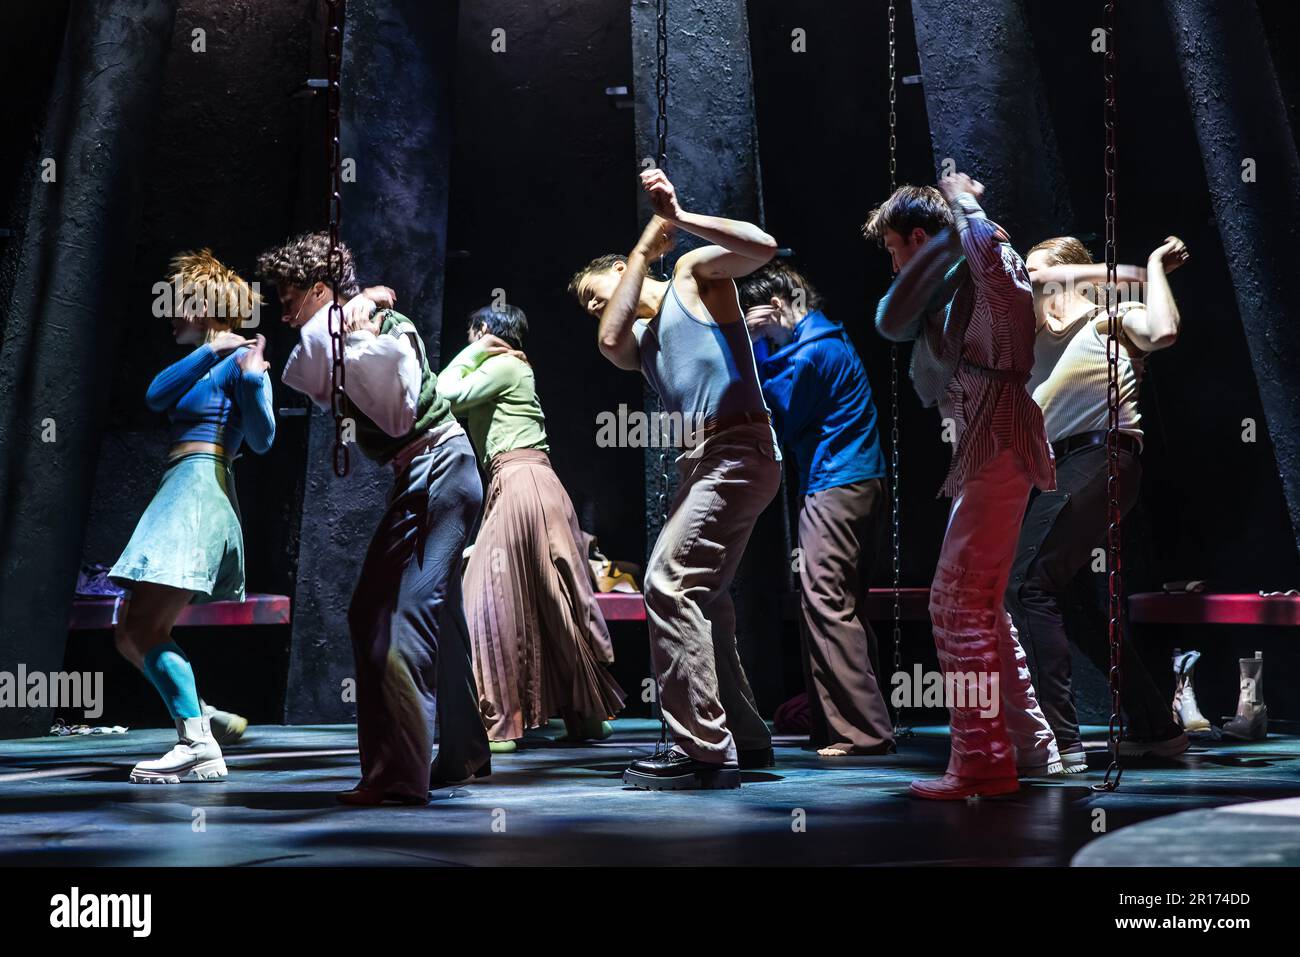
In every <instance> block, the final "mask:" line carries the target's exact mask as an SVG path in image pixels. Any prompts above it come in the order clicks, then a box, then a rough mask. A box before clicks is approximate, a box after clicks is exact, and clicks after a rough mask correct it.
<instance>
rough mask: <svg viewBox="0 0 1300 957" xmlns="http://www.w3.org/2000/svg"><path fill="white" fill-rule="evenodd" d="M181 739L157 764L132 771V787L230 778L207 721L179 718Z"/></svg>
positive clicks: (146, 762)
mask: <svg viewBox="0 0 1300 957" xmlns="http://www.w3.org/2000/svg"><path fill="white" fill-rule="evenodd" d="M176 733H177V734H178V735H179V736H180V740H179V741H178V742H177V743H176V747H174V748H172V749H171V750H170V751H168V752H167V753H166V754H164V755H163V756H162V757H161V758H158V759H157V760H156V761H141V762H140V763H139V764H137V765H136V766H135V768H134V769H133V770H132V771H131V783H132V784H180V783H181V782H182V781H220V780H222V779H223V778H225V776H226V762H225V761H224V760H223V759H222V757H221V746H220V745H219V744H217V740H216V738H214V737H213V736H212V727H211V725H210V724H209V723H208V719H207V718H178V719H177V720H176Z"/></svg>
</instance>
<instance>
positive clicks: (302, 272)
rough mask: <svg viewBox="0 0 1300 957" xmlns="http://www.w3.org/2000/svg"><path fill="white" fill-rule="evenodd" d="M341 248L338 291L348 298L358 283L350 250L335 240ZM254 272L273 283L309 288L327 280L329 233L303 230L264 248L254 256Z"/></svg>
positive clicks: (358, 290) (353, 294) (354, 293)
mask: <svg viewBox="0 0 1300 957" xmlns="http://www.w3.org/2000/svg"><path fill="white" fill-rule="evenodd" d="M339 248H340V249H341V250H342V252H343V281H342V284H341V285H340V286H339V295H340V296H344V297H346V298H348V299H351V298H352V297H353V296H355V295H356V294H357V293H358V292H360V291H361V287H360V286H358V285H357V272H356V267H355V266H354V265H353V263H352V250H350V249H348V247H347V245H346V244H345V243H339ZM257 274H258V275H259V276H261V277H262V278H263V279H265V280H266V281H267V282H273V283H275V284H276V285H277V286H294V287H296V288H298V289H310V288H311V287H312V286H314V285H315V284H316V283H318V282H323V283H325V285H327V286H328V285H329V283H330V235H329V233H326V232H319V233H303V234H302V235H301V236H296V237H294V238H293V239H291V240H289V241H288V242H287V243H285V244H284V245H282V246H276V247H274V248H273V249H268V250H267V251H266V252H264V253H262V255H260V256H258V257H257Z"/></svg>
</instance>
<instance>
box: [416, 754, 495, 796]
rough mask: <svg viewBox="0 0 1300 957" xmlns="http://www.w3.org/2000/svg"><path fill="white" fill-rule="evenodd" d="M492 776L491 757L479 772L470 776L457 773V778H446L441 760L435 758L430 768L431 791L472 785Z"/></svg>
mask: <svg viewBox="0 0 1300 957" xmlns="http://www.w3.org/2000/svg"><path fill="white" fill-rule="evenodd" d="M491 776H492V758H491V757H489V758H488V759H487V760H486V761H484V762H483V763H482V764H481V765H479V767H478V770H476V771H474V772H473V773H472V774H470V775H468V776H461V775H460V774H459V772H457V777H454V778H449V777H445V776H444V775H443V773H442V770H441V768H440V767H439V759H438V758H434V761H433V765H432V766H431V767H430V768H429V790H430V791H436V790H438V789H439V788H455V787H461V786H462V785H465V784H472V783H474V782H475V781H483V780H486V779H487V778H490V777H491Z"/></svg>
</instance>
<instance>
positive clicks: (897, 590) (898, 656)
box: [889, 0, 911, 738]
mask: <svg viewBox="0 0 1300 957" xmlns="http://www.w3.org/2000/svg"><path fill="white" fill-rule="evenodd" d="M896 17H897V11H896V10H895V8H894V0H889V192H890V193H893V191H894V190H895V189H897V188H898V112H897V110H896V109H895V103H896V102H897V99H898V85H897V81H898V66H897V43H896V34H895V29H894V24H895V19H896ZM889 412H890V420H889V421H890V425H889V477H890V495H889V501H890V516H889V517H890V534H891V537H892V542H891V544H892V548H893V561H892V571H893V587H894V633H893V638H894V673H895V674H897V673H898V672H900V671H902V670H903V602H902V588H901V587H900V585H899V582H900V581H901V580H902V577H901V576H902V568H903V539H902V536H901V534H900V527H901V523H900V519H899V513H900V506H901V502H900V500H899V490H900V485H899V480H898V474H899V473H898V464H899V451H898V437H899V427H898V423H899V414H898V343H896V342H891V343H890V344H889ZM908 734H911V729H910V728H908V727H907V726H906V725H905V724H904V723H903V709H902V708H899V709H897V710H896V711H895V712H894V737H895V738H899V737H902V736H905V735H908Z"/></svg>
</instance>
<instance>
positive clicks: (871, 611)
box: [596, 588, 930, 621]
mask: <svg viewBox="0 0 1300 957" xmlns="http://www.w3.org/2000/svg"><path fill="white" fill-rule="evenodd" d="M596 604H597V605H599V606H600V610H601V612H602V613H603V614H604V616H605V620H606V621H645V601H644V599H643V597H642V596H641V595H640V594H639V593H634V594H628V593H626V592H614V591H611V592H605V593H604V594H599V595H597V596H596ZM899 610H900V611H901V612H902V616H903V620H904V621H929V620H930V589H928V588H900V589H899ZM867 617H868V618H870V619H871V620H872V621H888V620H890V619H892V618H893V617H894V590H893V589H892V588H873V589H871V593H870V594H869V595H868V596H867Z"/></svg>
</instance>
